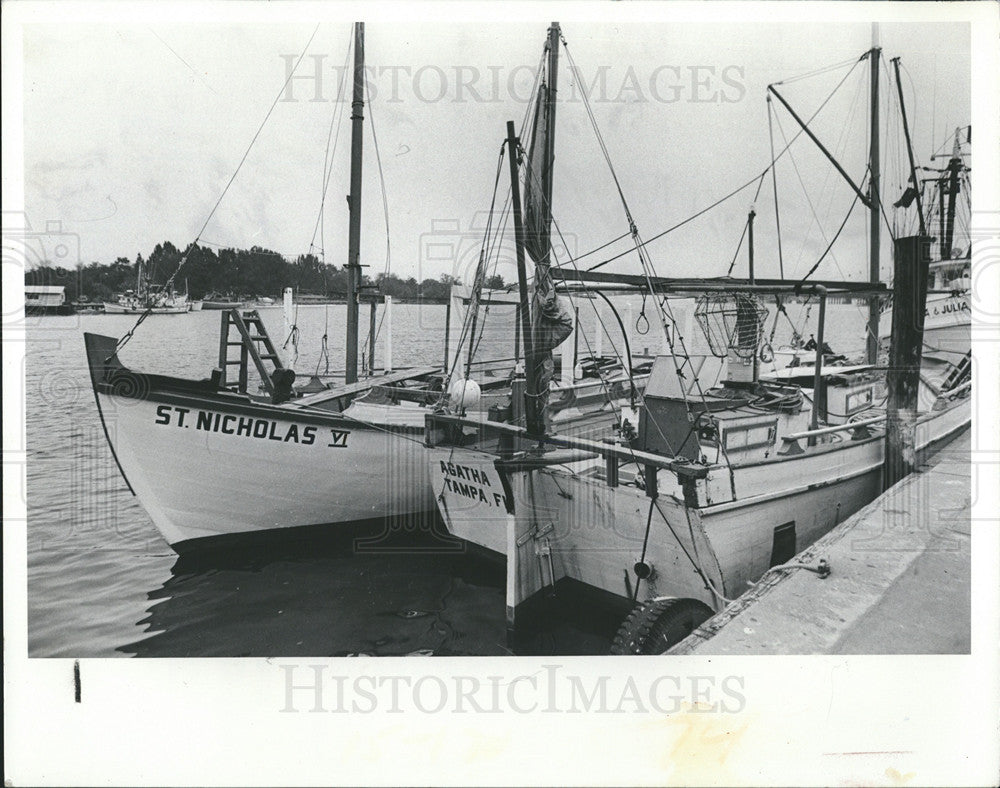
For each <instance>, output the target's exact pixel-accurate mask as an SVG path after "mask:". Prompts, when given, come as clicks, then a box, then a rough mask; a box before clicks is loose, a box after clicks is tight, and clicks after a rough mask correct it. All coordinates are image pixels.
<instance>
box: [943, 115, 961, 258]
mask: <svg viewBox="0 0 1000 788" xmlns="http://www.w3.org/2000/svg"><path fill="white" fill-rule="evenodd" d="M960 134H961V129H955V144H954V146H953V147H952V149H951V160H950V161H949V162H948V218H947V221H946V223H945V226H944V238H943V239H942V243H941V259H942V260H950V259H951V257H952V250H951V247H952V243H953V242H954V240H955V197H956V195H957V194H958V173H959V171H960V170H961V169H962V147H961V146H962V143H961V142H960V140H959V135H960Z"/></svg>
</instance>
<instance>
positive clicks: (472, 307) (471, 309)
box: [447, 145, 505, 378]
mask: <svg viewBox="0 0 1000 788" xmlns="http://www.w3.org/2000/svg"><path fill="white" fill-rule="evenodd" d="M504 155H505V150H504V146H503V145H501V147H500V153H499V155H498V157H497V173H496V177H495V180H494V183H493V197H492V198H491V203H490V206H491V208H490V217H489V218H488V219H487V222H486V230H485V233H484V237H483V243H482V246H481V249H482V248H485V247H487V246H488V244H489V231H490V229H491V228H492V223H493V217H492V214H493V210H492V206H493V205H494V204H495V201H496V194H497V189H499V188H500V177H501V174H502V170H503V160H504ZM481 263H482V251H480V261H479V263H477V266H476V277H475V278H476V279H478V277H479V266H480V264H481ZM475 286H476V282H475V281H473V284H472V289H473V292H472V293H471V296H470V300H469V306H468V308H467V309H466V310H465V315H464V317H463V319H462V331H461V333H460V335H459V337H458V342H456V343H455V356H454V359H453V360H452V362H451V364H450V365H449V368H448V370H447V372H448V377H449V378H450V377H451V376H452V375H454V374H455V370H456V369H458V365H459V362H460V360H461V357H462V347H463V345H464V344H465V340H466V337H468V338H469V343H470V346H471V343H472V342H473V341H474V337H472V336H470V334H469V332H470V330H472V327H473V315H474V314H475V313H476V312H478V308H479V307H478V303H477V302H478V298H477V296H476V292H475ZM449 297H450V295H449Z"/></svg>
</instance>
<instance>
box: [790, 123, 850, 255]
mask: <svg viewBox="0 0 1000 788" xmlns="http://www.w3.org/2000/svg"><path fill="white" fill-rule="evenodd" d="M775 122H777V124H778V131H779V132H780V133H781V137H782V139H785V130H784V128H783V127H782V125H781V118H779V117H777V116H775ZM789 159H790V161H791V162H792V168H793V169H794V170H795V175H796V177H797V178H798V180H799V186H801V187H802V194H803V195H804V196H805V198H806V205H808V206H809V211H810V213H812V218H813V223H814V224H815V226H816V229H817V230H819V234H820V235H821V236H822V237H823V240H824V241H826V240H827V237H826V233H825V232H823V225H822V223H821V222H820V220H819V216H817V215H816V208H815V206H813V203H812V198H811V197H810V196H809V191H808V190H807V189H806V184H805V182H804V181H803V180H802V173H801V172H800V171H799V166H798V164H797V163H796V162H795V156H794V155H791V154H790V155H789ZM811 230H812V225H810V231H811ZM836 259H837V258H836V257H834V261H836Z"/></svg>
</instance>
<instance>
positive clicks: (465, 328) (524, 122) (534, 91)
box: [446, 51, 546, 377]
mask: <svg viewBox="0 0 1000 788" xmlns="http://www.w3.org/2000/svg"><path fill="white" fill-rule="evenodd" d="M545 61H546V52H545V51H543V52H542V55H541V57H540V58H539V60H538V65H537V66H536V68H535V80H534V83H533V84H532V87H531V93H530V94H529V97H528V101H527V103H526V104H525V110H524V116H523V117H522V118H521V127H520V131H519V133H518V135H519V137H521V136H524V130H525V129H526V128H527V126H528V123H529V119H530V117H531V109H532V107H533V106H534V104H535V101H536V99H537V96H538V90H539V86H540V84H541V79H542V71H543V68H544V65H545ZM504 144H505V143H504ZM503 155H504V150H503V144H502V145H501V151H500V157H501V161H502V159H503ZM498 185H499V178H498V180H497V182H496V184H494V196H493V199H494V200H495V199H496V191H495V190H496V188H498ZM509 200H510V188H509V187H508V193H507V198H506V199H505V201H504V206H505V210H506V205H507V203H508V202H509ZM506 222H507V220H506V214H505V218H504V227H506ZM491 224H492V216H491V217H490V219H488V220H487V231H488V230H489V227H490V225H491ZM496 242H498V240H497V241H496ZM483 245H484V246H485V245H486V238H485V237H484V242H483ZM470 306H471V302H470ZM470 323H471V311H470V310H469V309H466V311H465V316H464V317H463V321H462V332H461V334H460V336H459V339H458V343H457V344H456V348H455V358H454V360H453V361H452V363H451V365H450V367H449V369H448V370H446V371H447V372H448V375H449V377H450V376H451V375H453V374H454V372H455V370H456V369H457V368H458V363H459V359H460V358H461V355H462V345H463V344H464V342H465V339H466V336H468V332H469V328H470ZM473 341H474V337H472V336H469V344H470V347H471V345H472V342H473ZM480 341H482V334H480ZM476 347H477V349H478V347H479V345H478V343H477V345H476Z"/></svg>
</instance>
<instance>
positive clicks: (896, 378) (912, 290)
mask: <svg viewBox="0 0 1000 788" xmlns="http://www.w3.org/2000/svg"><path fill="white" fill-rule="evenodd" d="M930 243H931V239H930V238H928V237H927V236H921V235H914V236H910V237H908V238H897V239H896V242H895V245H894V249H893V288H892V341H891V343H890V345H889V371H888V374H887V376H886V387H887V388H888V394H889V399H888V403H887V411H886V435H885V441H886V450H885V473H884V474H883V482H884V485H883V486H884V489H888V488H889V487H891V486H892V485H894V484H895V483H896V482H898V481H899V480H900V479H902V478H904V477H905V476H907V475H908V474H909V473H910V472H911V471H912V470H913V466H914V462H915V459H914V425H915V422H916V417H917V394H918V392H919V388H920V362H921V357H922V354H923V340H924V313H925V309H926V303H927V277H928V271H929V265H930Z"/></svg>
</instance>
